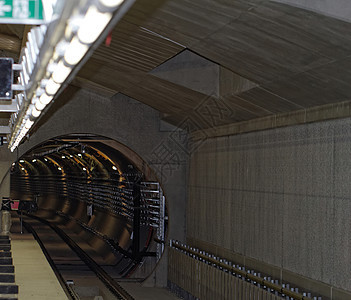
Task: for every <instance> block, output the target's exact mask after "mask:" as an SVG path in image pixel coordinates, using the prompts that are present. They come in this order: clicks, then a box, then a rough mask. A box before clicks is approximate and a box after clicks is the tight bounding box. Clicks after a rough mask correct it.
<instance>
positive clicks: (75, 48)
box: [64, 37, 89, 66]
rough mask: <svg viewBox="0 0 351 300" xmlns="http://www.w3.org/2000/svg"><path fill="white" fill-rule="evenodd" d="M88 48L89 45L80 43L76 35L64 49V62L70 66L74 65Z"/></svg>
mask: <svg viewBox="0 0 351 300" xmlns="http://www.w3.org/2000/svg"><path fill="white" fill-rule="evenodd" d="M88 49H89V47H88V46H87V45H84V44H82V43H81V42H79V40H78V38H77V37H74V38H73V39H72V41H71V43H70V44H69V46H68V48H67V50H66V53H65V56H64V59H65V62H66V63H67V64H69V65H71V66H74V65H76V64H77V63H79V62H80V60H81V59H82V58H83V56H84V55H85V53H86V52H87V51H88Z"/></svg>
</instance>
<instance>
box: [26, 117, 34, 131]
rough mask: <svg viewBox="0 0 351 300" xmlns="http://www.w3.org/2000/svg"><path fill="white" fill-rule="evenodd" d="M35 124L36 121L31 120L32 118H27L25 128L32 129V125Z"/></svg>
mask: <svg viewBox="0 0 351 300" xmlns="http://www.w3.org/2000/svg"><path fill="white" fill-rule="evenodd" d="M33 124H34V121H31V120H29V119H28V120H27V121H26V123H25V125H24V128H25V129H30V128H31V127H32V125H33Z"/></svg>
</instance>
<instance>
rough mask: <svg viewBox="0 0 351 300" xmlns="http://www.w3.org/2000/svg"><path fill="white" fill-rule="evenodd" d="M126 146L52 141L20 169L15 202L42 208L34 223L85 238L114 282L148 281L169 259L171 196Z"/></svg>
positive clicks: (98, 140) (25, 158)
mask: <svg viewBox="0 0 351 300" xmlns="http://www.w3.org/2000/svg"><path fill="white" fill-rule="evenodd" d="M118 147H123V145H120V144H119V143H117V142H115V141H111V139H108V138H105V137H102V136H96V135H92V134H74V135H68V136H61V137H56V138H53V139H50V140H48V141H46V142H44V143H42V144H40V145H38V146H37V147H35V148H34V149H31V150H30V151H28V152H27V153H25V154H24V155H22V156H21V157H20V158H19V159H18V160H17V161H16V162H14V163H13V164H12V167H11V171H10V174H11V175H10V176H11V178H10V180H11V192H10V197H11V199H12V200H14V201H15V202H16V199H20V200H21V203H33V202H34V203H35V205H36V206H37V207H36V208H35V209H34V210H31V209H28V210H26V208H24V212H25V213H27V215H28V216H31V217H35V218H37V219H39V220H42V219H44V220H45V221H50V222H54V223H55V226H62V227H63V228H64V230H66V229H67V228H68V229H69V231H72V232H74V233H75V235H78V236H79V239H80V240H81V241H83V242H85V243H86V244H88V245H89V246H90V247H91V249H93V250H94V253H93V255H94V256H96V257H97V260H98V261H99V263H100V264H101V265H104V266H105V268H108V269H109V270H110V272H112V273H113V275H114V276H117V277H120V278H133V277H135V276H136V277H137V278H138V280H144V279H145V278H147V277H148V276H149V275H150V273H151V272H152V270H153V269H154V268H155V267H156V264H157V262H158V260H159V259H160V258H161V256H162V254H163V250H164V245H163V244H160V242H163V241H164V240H165V236H166V230H167V219H168V216H167V212H166V211H167V209H166V205H165V197H164V195H163V190H162V187H161V185H160V183H159V182H158V181H157V178H156V176H155V175H154V174H153V172H152V170H150V168H149V167H148V166H147V165H146V164H145V162H143V163H142V165H140V160H137V161H133V160H132V159H133V157H135V156H136V154H135V153H128V156H129V157H127V156H125V155H123V154H122V153H121V152H120V151H119V150H118ZM141 168H142V169H141ZM20 210H21V207H20ZM155 241H157V243H156V242H155ZM57 255H58V254H57ZM94 256H93V257H94ZM141 265H142V268H140V266H141ZM66 272H67V270H66ZM70 276H71V277H70V278H71V279H72V276H73V274H72V270H71V274H70Z"/></svg>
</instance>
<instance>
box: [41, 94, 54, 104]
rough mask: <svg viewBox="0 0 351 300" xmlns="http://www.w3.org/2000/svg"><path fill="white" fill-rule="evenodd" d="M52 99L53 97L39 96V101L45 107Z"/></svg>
mask: <svg viewBox="0 0 351 300" xmlns="http://www.w3.org/2000/svg"><path fill="white" fill-rule="evenodd" d="M52 99H53V96H49V95H48V94H46V93H44V94H42V95H41V96H40V98H39V101H40V102H41V103H43V104H45V105H48V104H49V103H50V102H51V100H52Z"/></svg>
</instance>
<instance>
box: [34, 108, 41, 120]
mask: <svg viewBox="0 0 351 300" xmlns="http://www.w3.org/2000/svg"><path fill="white" fill-rule="evenodd" d="M40 114H41V110H38V109H36V108H35V107H33V109H32V116H33V117H34V118H38V117H39V116H40Z"/></svg>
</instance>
